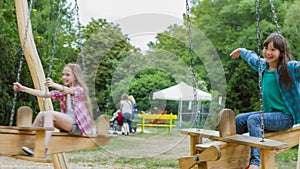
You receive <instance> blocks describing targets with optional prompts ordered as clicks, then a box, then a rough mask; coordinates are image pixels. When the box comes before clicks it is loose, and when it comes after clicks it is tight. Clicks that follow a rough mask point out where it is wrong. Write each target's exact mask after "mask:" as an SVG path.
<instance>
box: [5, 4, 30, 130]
mask: <svg viewBox="0 0 300 169" xmlns="http://www.w3.org/2000/svg"><path fill="white" fill-rule="evenodd" d="M32 6H33V0H30V5H29V11H28V18H27V21H26V27H25V35H24V39H23V44H22V56H21V58H20V61H19V68H18V73H17V79H16V82H20V76H21V71H22V67H23V63H24V51H25V45H26V41H27V36H28V29H29V24H30V15H31V11H32ZM17 97H18V91H15V92H14V98H13V106H12V109H11V113H10V120H9V126H12V125H13V121H14V117H15V114H16V110H15V108H16V104H17Z"/></svg>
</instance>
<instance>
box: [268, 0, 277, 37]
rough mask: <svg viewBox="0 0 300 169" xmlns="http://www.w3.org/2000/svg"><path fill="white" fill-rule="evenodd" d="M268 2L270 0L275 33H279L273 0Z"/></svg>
mask: <svg viewBox="0 0 300 169" xmlns="http://www.w3.org/2000/svg"><path fill="white" fill-rule="evenodd" d="M269 2H270V5H271V10H272V13H273V18H274V22H275V25H276V30H277V33H278V34H279V33H280V27H279V24H278V18H277V15H276V10H275V6H274V3H273V0H269Z"/></svg>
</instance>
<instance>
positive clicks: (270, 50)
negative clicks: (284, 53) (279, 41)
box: [263, 42, 280, 70]
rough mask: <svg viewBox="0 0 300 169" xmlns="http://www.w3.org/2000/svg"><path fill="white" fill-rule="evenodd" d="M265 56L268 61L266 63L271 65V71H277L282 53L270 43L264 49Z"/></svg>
mask: <svg viewBox="0 0 300 169" xmlns="http://www.w3.org/2000/svg"><path fill="white" fill-rule="evenodd" d="M263 55H264V57H265V59H266V62H268V63H269V64H270V67H269V69H271V70H275V69H277V65H278V62H279V58H280V51H279V49H276V48H275V47H274V46H273V42H270V43H269V44H268V45H267V46H265V47H264V49H263Z"/></svg>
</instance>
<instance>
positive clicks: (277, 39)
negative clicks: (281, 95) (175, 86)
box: [263, 33, 294, 90]
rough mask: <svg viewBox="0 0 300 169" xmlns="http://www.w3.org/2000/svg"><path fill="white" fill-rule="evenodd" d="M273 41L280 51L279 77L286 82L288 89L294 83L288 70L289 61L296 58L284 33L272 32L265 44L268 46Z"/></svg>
mask: <svg viewBox="0 0 300 169" xmlns="http://www.w3.org/2000/svg"><path fill="white" fill-rule="evenodd" d="M271 42H273V46H274V48H275V49H278V50H279V51H280V56H279V62H278V65H277V71H278V74H279V78H280V79H282V80H283V82H284V84H285V90H286V89H288V88H290V86H291V83H292V79H291V76H290V74H289V72H288V70H287V63H288V62H289V61H291V60H294V58H293V56H292V55H291V53H290V48H289V44H288V42H287V40H286V39H285V38H284V37H283V36H282V35H280V34H278V33H272V34H270V35H269V36H268V37H267V39H266V40H265V41H264V43H263V46H264V47H267V46H268V45H269V43H271Z"/></svg>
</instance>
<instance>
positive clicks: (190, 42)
mask: <svg viewBox="0 0 300 169" xmlns="http://www.w3.org/2000/svg"><path fill="white" fill-rule="evenodd" d="M186 15H187V25H188V36H189V52H190V55H191V72H192V78H193V94H194V103H193V112H194V113H196V127H200V112H199V111H197V110H198V109H197V105H198V104H196V103H197V86H196V81H197V80H196V75H195V60H194V50H193V43H192V31H191V19H190V7H189V2H188V0H186Z"/></svg>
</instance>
